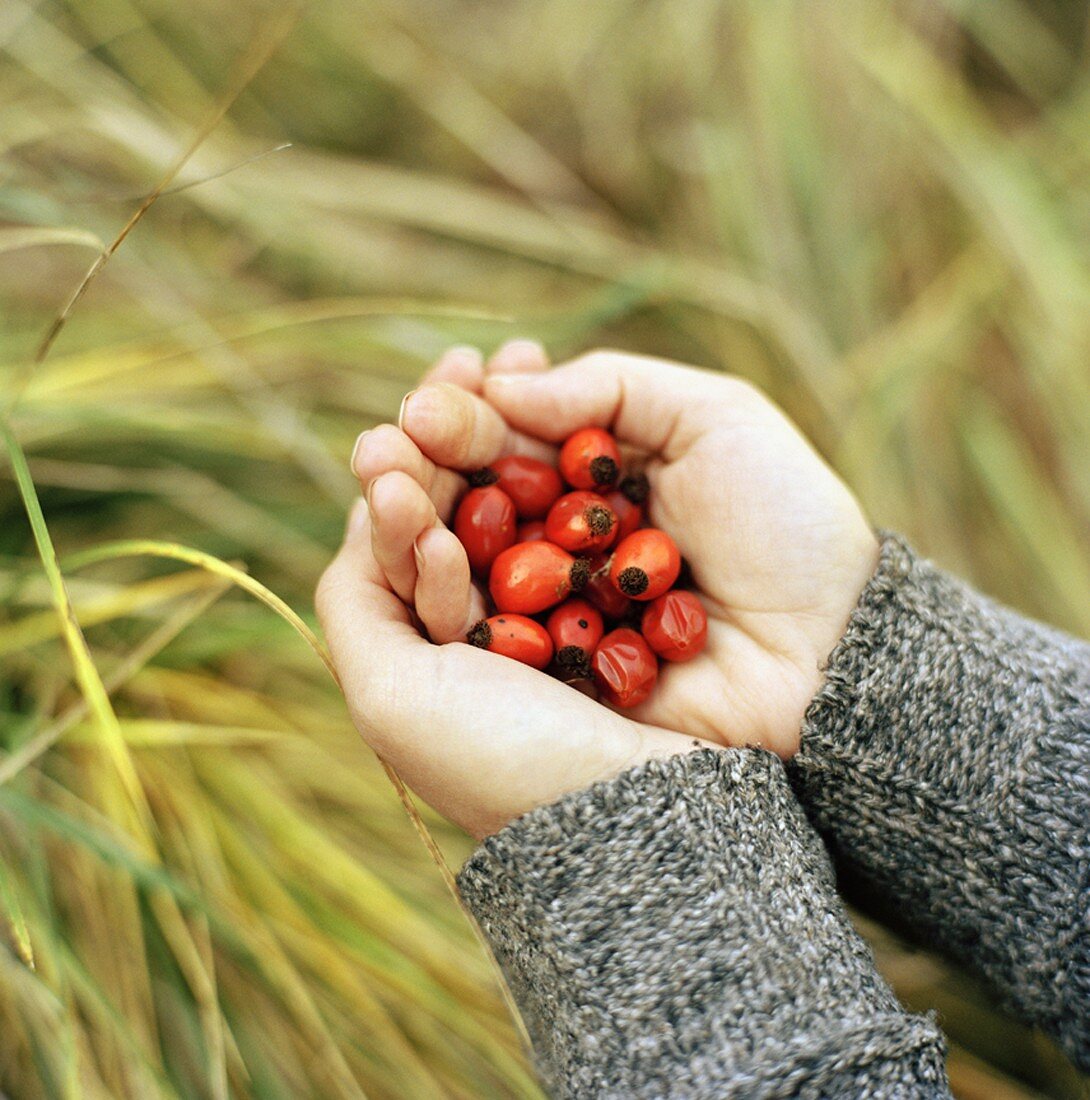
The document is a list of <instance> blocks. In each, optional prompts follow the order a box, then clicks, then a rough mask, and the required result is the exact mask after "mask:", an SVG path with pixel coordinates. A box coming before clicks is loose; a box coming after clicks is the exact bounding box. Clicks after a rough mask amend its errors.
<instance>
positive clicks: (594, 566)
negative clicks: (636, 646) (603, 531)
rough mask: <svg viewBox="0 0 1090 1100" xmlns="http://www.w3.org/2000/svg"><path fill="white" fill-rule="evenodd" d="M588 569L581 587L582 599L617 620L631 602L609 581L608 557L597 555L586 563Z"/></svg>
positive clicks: (606, 555)
mask: <svg viewBox="0 0 1090 1100" xmlns="http://www.w3.org/2000/svg"><path fill="white" fill-rule="evenodd" d="M587 564H588V566H589V567H590V576H589V577H588V578H587V583H586V584H585V585H584V586H583V597H584V598H585V599H588V600H590V602H591V603H592V604H594V606H595V607H596V608H598V610H599V611H601V612H602V614H603V615H608V616H609V617H610V618H611V619H619V618H621V617H622V616H623V615H625V614H626V613H627V612H628V609H629V607H631V605H632V601H631V600H630V599H629V598H628V597H627V596H626V595H624V593H622V592H618V591H617V589H616V588H614V587H613V582H612V581H611V580H610V579H609V555H608V554H598V555H597V556H596V557H593V558H591V559H590V561H589V562H588V563H587Z"/></svg>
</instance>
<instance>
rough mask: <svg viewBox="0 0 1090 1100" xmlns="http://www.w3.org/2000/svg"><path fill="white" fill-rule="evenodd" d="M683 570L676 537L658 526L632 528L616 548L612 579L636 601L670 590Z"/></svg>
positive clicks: (610, 570)
mask: <svg viewBox="0 0 1090 1100" xmlns="http://www.w3.org/2000/svg"><path fill="white" fill-rule="evenodd" d="M680 572H681V554H680V553H679V552H678V548H677V546H676V545H675V544H674V540H673V539H672V538H670V536H669V535H668V534H666V532H665V531H660V530H659V529H658V528H657V527H645V528H644V529H643V530H642V531H633V532H632V534H631V535H629V536H628V537H627V538H626V539H625V540H624V541H623V542H621V544H620V545H619V546H618V547H617V549H616V550H614V551H613V560H612V563H611V564H610V567H609V579H610V580H611V581H612V582H613V586H614V587H615V588H616V589H617V591H618V592H621V593H623V594H624V595H626V596H628V597H630V598H631V599H633V600H653V599H655V597H656V596H661V595H662V594H663V592H666V591H668V590H669V588H670V586H671V585H672V584H673V583H674V581H676V580H677V575H678V573H680Z"/></svg>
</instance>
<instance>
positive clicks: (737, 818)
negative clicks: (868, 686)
mask: <svg viewBox="0 0 1090 1100" xmlns="http://www.w3.org/2000/svg"><path fill="white" fill-rule="evenodd" d="M459 887H460V889H461V892H462V895H463V897H464V898H465V900H466V902H467V903H468V905H469V907H470V909H471V910H472V912H473V913H474V914H475V916H476V917H477V919H478V921H479V922H480V925H481V927H482V928H483V930H484V932H485V934H486V935H487V936H488V938H489V940H490V942H491V943H492V945H493V946H494V948H495V951H496V954H497V957H498V958H499V960H500V964H501V965H502V967H503V969H504V971H505V973H506V975H507V978H508V980H509V982H510V985H511V988H512V991H513V993H514V995H515V997H516V999H517V1001H518V1003H519V1006H520V1008H521V1010H522V1012H523V1015H524V1017H525V1020H526V1023H527V1026H528V1029H529V1031H530V1034H531V1037H532V1039H533V1043H534V1049H535V1056H536V1059H537V1064H538V1069H539V1072H540V1074H541V1076H542V1078H543V1081H544V1082H545V1084H546V1087H547V1088H548V1089H549V1092H550V1095H552V1096H554V1097H557V1098H579V1100H588V1098H615V1100H622V1098H623V1100H651V1098H656V1100H658V1098H662V1097H666V1096H669V1097H677V1098H688V1097H691V1098H698V1097H699V1098H709V1100H710V1098H713V1097H714V1098H717V1100H718V1098H727V1097H746V1098H754V1100H757V1098H761V1097H767V1098H771V1097H785V1096H805V1097H811V1098H815V1100H816V1098H819V1097H830V1098H832V1097H846V1096H851V1097H863V1098H867V1097H870V1098H875V1100H878V1098H887V1097H892V1096H896V1097H902V1098H914V1097H920V1098H922V1097H928V1098H932V1097H949V1095H950V1094H949V1090H948V1086H947V1083H946V1077H945V1071H944V1068H943V1054H944V1048H943V1041H942V1038H941V1036H940V1035H939V1033H938V1032H937V1030H936V1028H935V1026H934V1024H933V1023H932V1021H931V1020H929V1019H926V1018H922V1017H916V1016H909V1015H907V1014H906V1013H905V1012H904V1011H903V1010H902V1008H901V1007H900V1005H899V1004H898V1003H897V1001H896V999H895V998H894V996H893V994H892V992H891V991H890V989H889V987H888V986H887V985H886V984H885V982H883V980H882V979H881V977H879V975H878V973H877V972H876V970H875V967H874V961H873V958H872V957H871V955H870V952H869V950H868V948H867V947H866V945H865V944H864V943H863V942H862V940H861V939H860V937H859V936H858V934H857V933H856V932H855V930H854V929H853V928H852V926H851V925H850V924H849V922H848V920H847V918H846V916H845V913H844V910H843V908H842V906H841V904H840V901H839V898H838V896H837V894H836V890H835V888H834V884H833V877H832V869H831V865H830V863H829V860H828V857H827V855H826V852H825V848H824V846H823V845H822V843H821V841H820V839H819V838H818V837H817V835H816V834H815V833H814V831H813V830H812V829H811V828H810V827H809V825H808V824H807V822H806V820H805V818H804V816H803V814H802V811H801V809H800V807H799V805H798V803H797V801H796V799H795V798H794V796H793V795H792V793H791V790H790V787H789V785H788V783H787V779H786V773H785V771H784V767H783V765H782V764H781V763H780V761H779V760H778V759H777V758H776V757H774V756H772V755H771V754H769V753H765V752H762V751H760V750H744V749H727V750H722V751H715V750H706V749H705V750H702V751H698V752H693V753H691V754H688V755H681V756H675V757H672V758H669V759H666V760H654V761H651V762H650V763H646V764H643V765H641V766H639V767H637V768H634V769H632V770H630V771H628V772H625V773H624V774H622V775H621V776H619V777H617V778H616V779H613V780H611V781H609V782H605V783H599V784H596V785H595V786H593V787H591V788H589V789H587V790H583V791H579V792H576V793H574V794H571V795H568V796H566V797H564V798H563V799H561V800H560V801H558V802H556V803H553V804H552V805H549V806H544V807H541V808H539V809H536V810H534V811H532V812H531V813H528V814H526V815H525V816H523V817H521V818H518V819H517V820H516V821H514V822H512V823H511V824H510V825H508V826H507V827H506V828H504V829H503V830H501V831H500V832H499V833H497V834H496V835H495V836H492V837H489V838H488V839H486V840H485V841H484V842H483V843H482V845H481V846H480V847H479V848H478V849H477V851H476V852H475V853H474V855H473V856H472V857H471V859H470V860H469V861H468V863H467V864H466V865H465V867H464V868H463V869H462V871H461V873H460V875H459Z"/></svg>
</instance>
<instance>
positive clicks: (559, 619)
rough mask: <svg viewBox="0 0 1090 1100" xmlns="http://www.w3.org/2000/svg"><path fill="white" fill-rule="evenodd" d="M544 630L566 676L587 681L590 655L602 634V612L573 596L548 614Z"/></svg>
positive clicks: (603, 631) (603, 625) (603, 627)
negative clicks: (554, 648)
mask: <svg viewBox="0 0 1090 1100" xmlns="http://www.w3.org/2000/svg"><path fill="white" fill-rule="evenodd" d="M545 629H546V630H547V631H548V632H549V637H550V638H552V640H553V645H554V646H555V647H556V663H557V664H558V665H560V667H561V668H562V669H563V670H564V672H565V673H566V674H568V675H569V676H574V677H577V678H579V679H588V678H589V677H590V657H591V654H592V653H593V652H594V650H595V648H596V647H597V645H598V643H599V642H600V641H601V640H602V635H603V634H604V633H605V624H604V623H603V622H602V614H601V612H600V611H599V610H598V609H597V608H596V607H594V606H592V605H591V604H589V603H588V602H587V601H586V600H583V599H579V598H578V597H574V598H572V599H569V600H565V601H564V602H563V603H562V604H561V605H560V606H559V607H557V608H555V609H554V610H553V611H552V612H551V613H550V614H549V617H548V619H546V620H545Z"/></svg>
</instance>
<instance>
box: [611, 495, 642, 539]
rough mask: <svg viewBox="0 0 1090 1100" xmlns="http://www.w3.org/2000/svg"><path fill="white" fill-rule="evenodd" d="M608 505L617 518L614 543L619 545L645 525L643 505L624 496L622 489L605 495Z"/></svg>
mask: <svg viewBox="0 0 1090 1100" xmlns="http://www.w3.org/2000/svg"><path fill="white" fill-rule="evenodd" d="M605 498H606V504H608V505H609V506H610V508H612V509H613V514H614V515H615V516H616V517H617V527H616V529H615V530H614V532H613V542H614V543H618V542H621V541H622V540H623V539H626V538H628V536H629V535H631V534H632V532H633V531H637V530H639V527H640V524H641V523H643V505H642V504H634V503H633V502H632V501H631V500H629V499H628V497H626V496H625V495H624V493H623V492H622V491H621V490H620V489H613V490H611V491H610V492H608V493H606V494H605Z"/></svg>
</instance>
